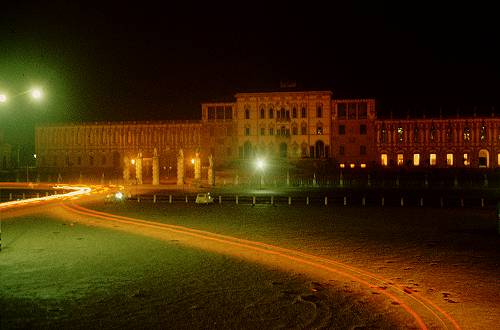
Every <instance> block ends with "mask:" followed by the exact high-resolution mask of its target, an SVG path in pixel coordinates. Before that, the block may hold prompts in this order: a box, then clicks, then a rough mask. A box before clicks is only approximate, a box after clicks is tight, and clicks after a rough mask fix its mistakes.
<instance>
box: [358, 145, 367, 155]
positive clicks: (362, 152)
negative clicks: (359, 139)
mask: <svg viewBox="0 0 500 330" xmlns="http://www.w3.org/2000/svg"><path fill="white" fill-rule="evenodd" d="M359 154H360V155H366V146H359Z"/></svg>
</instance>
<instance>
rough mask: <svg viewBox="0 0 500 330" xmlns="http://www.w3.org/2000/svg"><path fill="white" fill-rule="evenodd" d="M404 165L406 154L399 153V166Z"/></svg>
mask: <svg viewBox="0 0 500 330" xmlns="http://www.w3.org/2000/svg"><path fill="white" fill-rule="evenodd" d="M403 165H404V156H403V154H398V166H403Z"/></svg>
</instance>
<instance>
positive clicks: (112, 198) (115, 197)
mask: <svg viewBox="0 0 500 330" xmlns="http://www.w3.org/2000/svg"><path fill="white" fill-rule="evenodd" d="M126 199H127V197H126V195H125V193H124V192H122V191H116V192H113V193H111V194H107V195H106V197H105V198H104V203H123V202H125V200H126Z"/></svg>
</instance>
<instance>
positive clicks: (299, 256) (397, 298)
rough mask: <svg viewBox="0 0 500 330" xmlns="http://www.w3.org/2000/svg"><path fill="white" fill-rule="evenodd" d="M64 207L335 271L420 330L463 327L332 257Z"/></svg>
mask: <svg viewBox="0 0 500 330" xmlns="http://www.w3.org/2000/svg"><path fill="white" fill-rule="evenodd" d="M63 207H65V208H66V209H68V210H70V211H72V212H75V213H77V214H81V215H85V216H91V217H95V218H100V219H104V220H108V221H114V222H119V223H124V224H129V225H134V226H142V227H147V228H153V229H161V230H164V231H169V232H174V233H179V234H183V235H188V236H191V237H195V238H197V239H203V240H205V241H212V242H216V243H220V244H224V245H230V246H234V247H238V248H242V249H245V250H247V251H248V250H252V251H255V252H257V253H259V254H262V255H271V256H275V257H280V258H284V259H288V260H290V261H292V262H294V263H298V264H302V265H307V266H309V267H312V268H315V269H318V270H322V271H326V272H328V273H331V274H336V275H337V276H340V277H343V278H347V279H349V280H352V281H355V282H356V283H359V284H361V285H362V286H364V287H366V288H368V289H370V290H377V292H379V293H380V294H383V295H385V296H386V297H387V298H388V299H390V300H392V301H394V302H396V303H397V304H399V305H400V306H401V307H402V308H403V309H404V310H405V312H407V313H408V314H409V315H410V316H411V317H412V318H413V319H414V320H415V322H416V324H417V325H418V327H419V328H420V329H428V328H429V327H435V326H436V325H437V324H440V325H441V326H442V328H443V329H460V326H459V325H458V323H457V322H456V321H455V320H454V319H453V318H452V317H451V316H450V315H449V314H448V313H447V312H445V311H444V310H443V309H442V308H440V307H439V306H437V305H436V304H435V303H433V302H432V301H431V300H429V299H427V298H425V297H423V296H421V295H419V294H417V293H416V292H415V291H414V290H411V289H409V288H407V287H404V286H401V285H396V284H392V283H391V282H390V281H389V280H387V279H385V278H383V277H380V276H378V275H375V274H373V273H370V272H368V271H365V270H363V269H360V268H355V267H352V266H350V265H347V264H344V263H341V262H338V261H335V260H332V259H328V258H324V257H319V256H315V255H311V254H307V253H304V252H301V251H296V250H292V249H286V248H282V247H279V246H275V245H271V244H266V243H261V242H256V241H250V240H245V239H240V238H236V237H231V236H226V235H221V234H215V233H210V232H206V231H202V230H197V229H192V228H187V227H182V226H178V225H169V224H163V223H158V222H154V221H145V220H140V219H135V218H130V217H124V216H119V215H114V214H109V213H104V212H100V211H96V210H90V209H87V208H84V207H81V206H79V205H76V204H71V206H68V205H63Z"/></svg>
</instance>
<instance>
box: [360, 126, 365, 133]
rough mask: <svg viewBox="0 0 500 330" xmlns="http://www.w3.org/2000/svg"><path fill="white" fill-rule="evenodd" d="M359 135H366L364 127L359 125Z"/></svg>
mask: <svg viewBox="0 0 500 330" xmlns="http://www.w3.org/2000/svg"><path fill="white" fill-rule="evenodd" d="M359 134H360V135H366V125H359Z"/></svg>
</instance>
